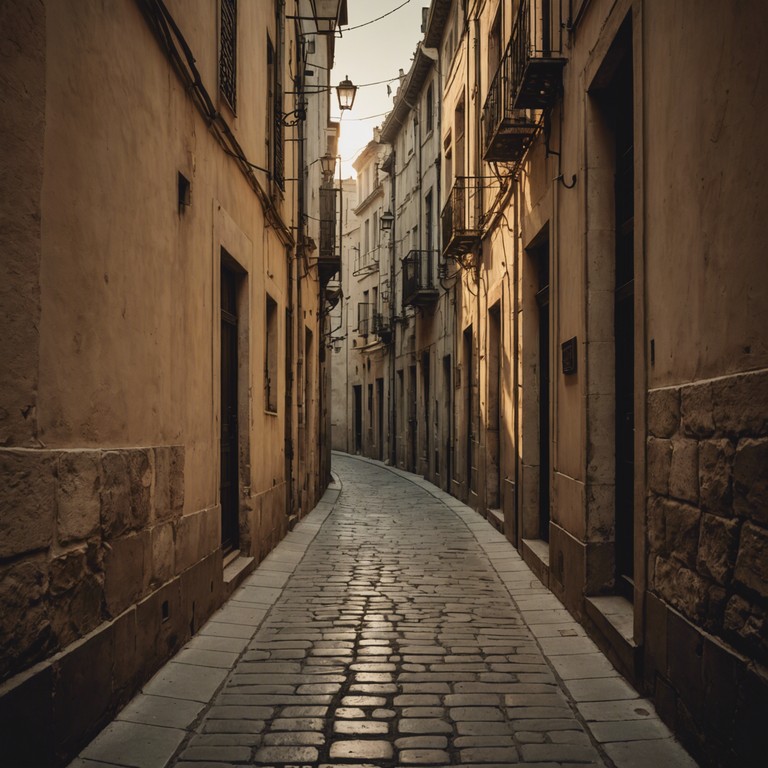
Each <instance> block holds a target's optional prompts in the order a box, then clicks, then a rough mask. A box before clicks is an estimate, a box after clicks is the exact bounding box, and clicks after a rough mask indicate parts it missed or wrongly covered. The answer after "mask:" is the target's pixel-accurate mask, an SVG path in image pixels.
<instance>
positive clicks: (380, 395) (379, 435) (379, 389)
mask: <svg viewBox="0 0 768 768" xmlns="http://www.w3.org/2000/svg"><path fill="white" fill-rule="evenodd" d="M376 408H377V417H378V418H377V421H378V423H377V425H376V442H377V446H378V455H377V458H378V459H379V461H384V379H376Z"/></svg>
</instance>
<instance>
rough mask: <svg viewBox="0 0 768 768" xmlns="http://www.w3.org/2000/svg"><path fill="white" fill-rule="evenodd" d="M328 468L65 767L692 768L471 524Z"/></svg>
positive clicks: (410, 493)
mask: <svg viewBox="0 0 768 768" xmlns="http://www.w3.org/2000/svg"><path fill="white" fill-rule="evenodd" d="M334 470H335V472H336V474H337V475H338V477H339V479H340V491H339V488H338V487H337V488H336V489H331V490H329V491H328V492H327V494H326V496H325V498H324V500H323V501H322V502H321V504H320V505H319V506H318V508H317V509H316V510H314V511H313V512H312V514H310V515H309V516H308V517H307V518H306V519H305V520H304V521H303V522H302V523H301V524H300V525H299V526H298V527H297V529H296V530H295V531H293V532H292V533H291V534H290V535H289V536H288V537H287V538H286V539H285V540H284V541H283V542H282V543H281V544H280V545H279V546H278V547H277V549H276V550H275V551H274V552H273V553H272V554H271V555H270V556H269V557H268V558H267V559H266V560H265V561H264V562H263V563H262V564H261V565H260V566H259V568H258V569H257V570H256V571H255V572H254V573H253V574H252V575H251V576H250V577H249V578H248V579H247V580H246V581H245V583H244V585H243V586H242V587H241V588H240V589H239V591H237V592H236V593H235V595H234V596H233V598H232V599H231V600H230V601H229V602H228V603H227V604H226V605H225V606H224V607H223V608H222V609H221V610H220V611H219V612H218V614H216V615H215V616H214V617H213V619H212V620H211V621H210V622H209V623H208V624H207V625H206V626H205V627H204V628H203V629H202V630H201V632H200V633H199V634H198V635H197V636H196V637H195V638H194V639H193V640H192V641H191V642H190V643H189V644H188V646H187V647H186V648H185V649H184V650H183V651H182V652H181V653H180V654H178V655H177V656H176V657H175V658H174V659H173V660H172V661H171V662H170V663H168V664H167V665H166V666H165V667H164V668H163V669H162V670H161V671H160V672H159V673H158V674H157V675H156V676H155V677H154V679H152V680H151V681H150V682H149V683H148V684H147V685H146V686H145V687H144V689H143V692H142V693H141V694H140V695H139V696H137V697H136V698H135V699H134V700H133V702H131V704H129V705H128V707H126V708H125V709H124V710H123V711H122V712H121V713H120V714H119V716H118V719H117V720H116V721H115V722H113V723H112V724H111V725H110V726H108V727H107V728H106V729H105V731H103V732H102V734H101V735H100V736H99V737H97V738H96V739H95V740H94V741H93V742H92V743H91V744H90V745H89V746H88V747H87V748H86V749H85V750H84V751H83V752H82V753H81V756H80V758H78V759H77V760H75V761H74V762H73V763H72V766H73V767H74V768H98V767H99V766H102V768H103V766H104V765H118V766H134V767H136V768H160V767H161V766H165V765H170V766H175V768H193V766H194V768H203V766H210V767H211V768H214V767H215V768H224V767H225V766H236V765H275V766H276V765H280V766H283V765H307V766H310V765H311V766H317V765H347V766H349V765H360V764H363V765H371V766H398V765H403V766H405V765H429V766H442V765H476V764H477V765H480V764H482V765H485V766H488V765H497V766H505V765H515V764H518V763H520V764H526V765H527V764H535V765H538V766H540V767H542V766H554V765H562V766H568V765H599V766H602V765H607V766H611V765H616V766H618V767H619V768H624V767H626V768H632V767H639V766H649V767H650V766H653V768H665V767H666V766H694V765H695V763H694V762H693V761H692V760H691V759H690V758H689V757H688V756H687V755H686V753H685V752H684V751H683V750H682V748H681V747H680V746H679V745H678V744H677V742H675V741H674V740H673V739H672V737H671V735H670V733H669V731H668V730H667V729H666V727H665V726H664V725H663V724H662V723H661V722H660V720H659V719H658V717H657V716H656V713H655V711H654V709H653V707H652V705H651V704H650V703H649V702H648V701H646V700H644V699H641V698H639V697H638V694H637V693H636V692H635V691H634V690H633V689H632V688H631V687H629V686H628V685H627V684H626V683H625V682H624V681H623V679H622V678H621V677H620V676H619V675H618V674H617V673H616V672H615V671H614V670H613V668H612V667H611V665H610V664H609V663H608V662H607V661H606V659H605V658H604V656H603V655H602V654H601V653H599V652H598V651H597V649H596V647H595V646H594V645H593V644H592V642H591V641H590V640H589V639H588V638H587V637H586V636H585V634H584V631H583V630H582V629H581V627H580V626H579V625H577V624H576V623H575V622H574V621H573V619H572V618H571V617H570V615H569V614H568V613H567V612H566V611H565V610H564V609H563V608H562V607H561V605H560V603H559V602H558V601H557V600H556V599H555V598H554V597H553V596H552V595H551V593H549V592H548V591H547V590H546V589H545V588H544V587H543V586H542V585H541V584H540V583H539V582H538V581H537V580H536V578H535V577H534V576H533V574H532V573H531V571H530V570H529V569H528V567H527V566H526V565H525V564H524V563H523V561H522V560H521V559H520V557H519V555H518V554H517V553H516V552H515V550H514V549H513V548H512V546H511V545H510V544H509V543H508V542H507V541H506V540H505V539H504V537H503V536H502V535H501V534H499V533H497V532H496V531H495V530H494V529H493V528H492V527H491V526H490V525H489V524H488V523H487V522H486V521H485V520H483V519H482V518H481V517H480V516H479V515H477V514H476V513H475V512H474V511H472V510H470V509H468V508H467V507H465V506H464V505H463V504H461V503H460V502H458V501H457V500H456V499H454V498H452V497H450V496H448V495H447V494H445V493H443V492H442V491H440V490H438V489H436V488H435V487H434V486H432V485H430V484H429V483H427V482H426V481H424V480H422V479H420V478H418V477H416V476H414V475H409V474H407V473H404V472H401V471H399V470H392V469H390V468H387V467H383V466H382V465H380V464H378V463H374V462H370V461H367V460H360V459H357V458H352V457H348V456H341V455H336V456H334Z"/></svg>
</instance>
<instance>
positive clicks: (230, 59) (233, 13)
mask: <svg viewBox="0 0 768 768" xmlns="http://www.w3.org/2000/svg"><path fill="white" fill-rule="evenodd" d="M219 90H220V91H221V95H222V96H223V97H224V98H225V99H226V101H227V103H228V104H229V106H230V107H232V109H235V106H236V98H237V0H221V40H220V43H219Z"/></svg>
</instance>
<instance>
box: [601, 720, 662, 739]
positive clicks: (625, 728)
mask: <svg viewBox="0 0 768 768" xmlns="http://www.w3.org/2000/svg"><path fill="white" fill-rule="evenodd" d="M589 730H590V731H591V732H592V735H593V736H594V737H595V739H596V740H597V741H599V742H601V743H605V742H609V741H645V740H649V739H670V738H672V733H671V732H670V730H669V728H667V726H666V725H664V723H662V722H661V720H659V719H658V718H653V719H649V720H629V721H628V720H619V721H611V722H603V723H601V722H593V723H589Z"/></svg>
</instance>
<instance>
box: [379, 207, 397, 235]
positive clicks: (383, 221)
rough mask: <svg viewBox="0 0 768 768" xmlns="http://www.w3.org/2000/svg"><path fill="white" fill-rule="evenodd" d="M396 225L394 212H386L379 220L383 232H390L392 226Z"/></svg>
mask: <svg viewBox="0 0 768 768" xmlns="http://www.w3.org/2000/svg"><path fill="white" fill-rule="evenodd" d="M394 223H395V214H394V213H392V211H384V213H382V214H381V217H380V218H379V226H380V227H381V229H382V231H384V232H389V230H390V229H392V225H393V224H394Z"/></svg>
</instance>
